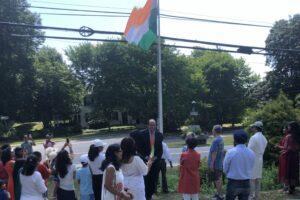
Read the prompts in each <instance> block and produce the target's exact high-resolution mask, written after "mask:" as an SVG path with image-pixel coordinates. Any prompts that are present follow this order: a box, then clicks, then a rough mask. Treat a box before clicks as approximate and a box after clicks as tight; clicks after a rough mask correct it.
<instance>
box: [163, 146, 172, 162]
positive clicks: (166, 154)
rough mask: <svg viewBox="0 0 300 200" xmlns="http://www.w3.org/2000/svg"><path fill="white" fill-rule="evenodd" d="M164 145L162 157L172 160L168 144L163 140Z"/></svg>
mask: <svg viewBox="0 0 300 200" xmlns="http://www.w3.org/2000/svg"><path fill="white" fill-rule="evenodd" d="M162 146H163V154H162V157H161V158H162V159H165V160H168V161H172V156H171V154H170V150H169V147H168V145H167V144H166V143H165V142H162Z"/></svg>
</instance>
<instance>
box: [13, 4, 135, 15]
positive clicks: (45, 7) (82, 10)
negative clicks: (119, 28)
mask: <svg viewBox="0 0 300 200" xmlns="http://www.w3.org/2000/svg"><path fill="white" fill-rule="evenodd" d="M19 7H22V8H38V9H46V10H64V11H76V12H94V13H107V14H123V15H124V14H125V15H130V12H114V11H106V10H85V9H75V8H57V7H47V6H19Z"/></svg>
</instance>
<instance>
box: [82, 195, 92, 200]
mask: <svg viewBox="0 0 300 200" xmlns="http://www.w3.org/2000/svg"><path fill="white" fill-rule="evenodd" d="M80 200H94V194H82V195H80Z"/></svg>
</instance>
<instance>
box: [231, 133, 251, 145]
mask: <svg viewBox="0 0 300 200" xmlns="http://www.w3.org/2000/svg"><path fill="white" fill-rule="evenodd" d="M233 139H234V144H236V145H238V144H246V142H247V140H248V135H247V133H246V132H245V131H244V130H243V129H240V130H237V131H234V133H233Z"/></svg>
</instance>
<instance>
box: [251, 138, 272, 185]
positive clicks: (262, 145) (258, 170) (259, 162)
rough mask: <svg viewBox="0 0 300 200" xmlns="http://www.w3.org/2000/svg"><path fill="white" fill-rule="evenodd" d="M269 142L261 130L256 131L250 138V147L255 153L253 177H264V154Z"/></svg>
mask: <svg viewBox="0 0 300 200" xmlns="http://www.w3.org/2000/svg"><path fill="white" fill-rule="evenodd" d="M267 144H268V142H267V139H266V138H265V136H264V135H263V134H262V133H261V132H257V133H255V134H254V135H253V136H252V137H251V138H250V140H249V143H248V147H249V148H250V149H251V150H252V151H253V152H254V153H255V162H254V163H255V164H254V168H253V171H252V175H251V179H257V178H261V177H262V168H263V155H264V152H265V149H266V147H267Z"/></svg>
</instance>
